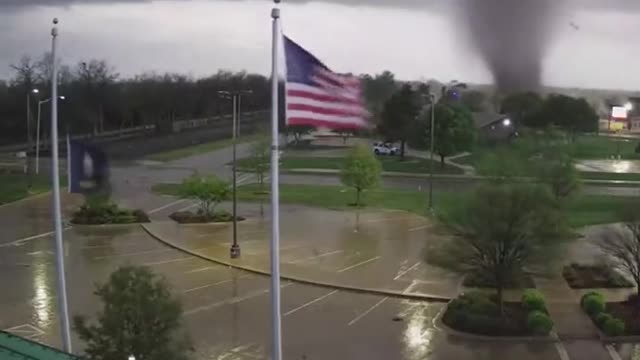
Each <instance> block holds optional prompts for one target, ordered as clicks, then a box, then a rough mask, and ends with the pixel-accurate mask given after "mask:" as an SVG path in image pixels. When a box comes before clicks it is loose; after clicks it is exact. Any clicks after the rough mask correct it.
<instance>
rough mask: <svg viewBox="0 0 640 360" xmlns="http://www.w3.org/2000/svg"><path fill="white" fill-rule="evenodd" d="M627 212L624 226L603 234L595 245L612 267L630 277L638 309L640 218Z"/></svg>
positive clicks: (639, 289) (639, 292) (633, 213)
mask: <svg viewBox="0 0 640 360" xmlns="http://www.w3.org/2000/svg"><path fill="white" fill-rule="evenodd" d="M634 209H637V207H634ZM629 210H630V211H628V214H625V216H626V217H627V221H626V222H625V223H624V225H623V226H622V227H621V228H619V229H616V230H612V231H609V232H607V233H604V235H603V236H602V238H600V239H599V240H598V241H596V245H597V246H598V248H600V250H601V251H602V252H603V253H605V254H606V255H608V256H609V258H610V260H611V262H612V265H613V266H614V267H616V268H618V269H619V270H621V271H622V272H623V273H625V274H627V275H629V276H631V278H632V279H633V281H634V282H635V283H636V287H637V294H638V298H637V299H638V301H639V302H638V303H637V304H636V307H637V308H639V309H640V217H639V216H638V215H637V214H636V213H635V212H633V211H631V208H630V209H629Z"/></svg>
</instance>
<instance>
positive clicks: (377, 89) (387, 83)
mask: <svg viewBox="0 0 640 360" xmlns="http://www.w3.org/2000/svg"><path fill="white" fill-rule="evenodd" d="M362 82H363V87H364V98H365V101H366V102H367V107H368V108H369V112H371V115H372V116H373V119H374V121H375V122H376V123H380V122H381V121H382V119H381V116H382V111H383V109H384V106H385V104H386V102H387V101H388V100H389V98H391V96H392V95H393V94H394V93H395V92H396V89H397V88H398V85H397V82H396V79H395V77H394V75H393V73H392V72H390V71H388V70H385V71H383V72H382V73H380V74H377V75H375V76H373V77H372V76H370V75H364V76H363V77H362Z"/></svg>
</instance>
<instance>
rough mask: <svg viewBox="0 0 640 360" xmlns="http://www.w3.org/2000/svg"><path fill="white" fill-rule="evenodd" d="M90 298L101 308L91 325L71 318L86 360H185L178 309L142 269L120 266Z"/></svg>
mask: <svg viewBox="0 0 640 360" xmlns="http://www.w3.org/2000/svg"><path fill="white" fill-rule="evenodd" d="M95 294H96V295H97V296H98V297H99V298H100V300H102V303H103V309H102V311H100V312H99V313H98V315H97V318H96V323H95V324H90V323H89V322H88V321H87V319H86V318H85V317H84V316H76V317H75V318H74V325H75V330H76V332H77V333H78V335H79V336H80V339H82V340H83V341H84V342H85V343H86V344H87V347H86V350H85V352H86V355H87V357H88V358H89V359H91V360H115V359H128V358H129V356H131V355H133V356H134V357H135V358H136V359H144V360H164V359H174V360H182V359H187V355H188V353H189V351H190V346H189V343H188V340H187V338H186V335H185V333H184V332H183V330H182V307H181V305H180V301H179V300H178V299H177V298H175V297H174V296H173V295H171V291H170V289H169V285H168V283H167V282H166V280H165V279H164V278H160V277H158V276H156V275H155V274H153V273H152V272H151V270H149V269H148V268H146V267H137V266H125V267H121V268H120V269H118V270H116V271H115V272H114V273H112V274H111V276H110V277H109V281H108V282H107V283H106V284H103V285H99V286H98V289H97V290H96V292H95Z"/></svg>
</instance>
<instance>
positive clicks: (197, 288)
mask: <svg viewBox="0 0 640 360" xmlns="http://www.w3.org/2000/svg"><path fill="white" fill-rule="evenodd" d="M248 277H251V274H245V275H241V276H238V278H237V280H240V279H246V278H248ZM232 281H233V279H226V280H221V281H218V282H215V283H213V284H206V285H202V286H197V287H194V288H191V289H187V290H182V293H183V294H188V293H190V292H193V291H198V290H202V289H207V288H210V287H214V286H218V285H222V284H226V283H230V282H232Z"/></svg>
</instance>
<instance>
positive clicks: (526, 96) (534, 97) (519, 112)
mask: <svg viewBox="0 0 640 360" xmlns="http://www.w3.org/2000/svg"><path fill="white" fill-rule="evenodd" d="M542 104H543V99H542V97H541V96H540V95H538V94H537V93H534V92H524V93H515V94H511V95H508V96H507V97H505V98H504V99H502V103H501V105H500V112H501V113H503V114H509V116H511V118H512V120H513V121H515V122H516V124H524V125H527V126H531V127H544V126H545V123H544V119H539V118H537V117H535V115H536V114H537V113H538V112H539V111H540V108H541V107H542ZM538 120H540V121H541V122H542V123H537V121H538Z"/></svg>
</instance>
